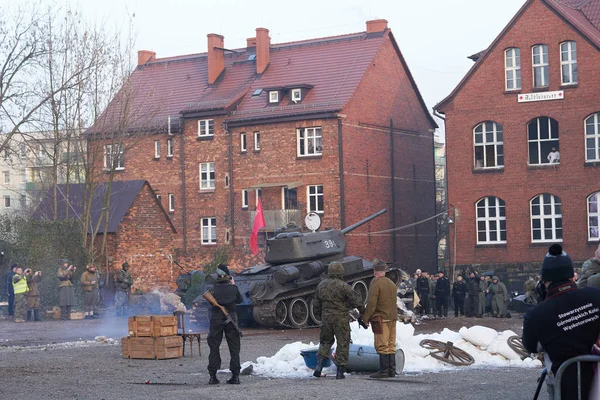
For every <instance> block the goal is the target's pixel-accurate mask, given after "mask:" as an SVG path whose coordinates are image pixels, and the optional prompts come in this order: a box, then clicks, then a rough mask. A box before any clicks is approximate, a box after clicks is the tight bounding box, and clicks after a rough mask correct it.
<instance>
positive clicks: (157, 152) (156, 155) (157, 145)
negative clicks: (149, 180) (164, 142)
mask: <svg viewBox="0 0 600 400" xmlns="http://www.w3.org/2000/svg"><path fill="white" fill-rule="evenodd" d="M154 158H160V140H156V141H155V142H154Z"/></svg>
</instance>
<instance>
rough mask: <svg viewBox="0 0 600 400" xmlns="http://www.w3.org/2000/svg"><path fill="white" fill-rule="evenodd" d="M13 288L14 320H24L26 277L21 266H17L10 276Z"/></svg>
mask: <svg viewBox="0 0 600 400" xmlns="http://www.w3.org/2000/svg"><path fill="white" fill-rule="evenodd" d="M12 284H13V289H14V291H15V322H25V319H24V318H25V310H26V307H27V297H26V296H27V290H28V287H27V277H26V276H25V274H23V268H21V267H17V268H16V269H15V274H14V276H13V277H12Z"/></svg>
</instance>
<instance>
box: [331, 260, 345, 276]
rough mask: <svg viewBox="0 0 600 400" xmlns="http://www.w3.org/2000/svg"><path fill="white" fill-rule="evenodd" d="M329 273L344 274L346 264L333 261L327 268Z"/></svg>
mask: <svg viewBox="0 0 600 400" xmlns="http://www.w3.org/2000/svg"><path fill="white" fill-rule="evenodd" d="M327 275H329V276H331V275H344V266H343V265H342V263H339V262H332V263H331V264H329V268H328V269H327Z"/></svg>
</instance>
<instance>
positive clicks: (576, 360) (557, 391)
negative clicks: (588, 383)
mask: <svg viewBox="0 0 600 400" xmlns="http://www.w3.org/2000/svg"><path fill="white" fill-rule="evenodd" d="M582 363H586V364H596V371H595V372H594V381H596V380H597V379H598V367H600V356H594V355H586V356H578V357H573V358H570V359H568V360H567V361H565V362H564V363H562V365H561V366H560V368H559V369H558V371H556V376H555V378H554V400H561V399H562V397H561V383H562V378H563V375H564V373H565V371H566V370H567V368H568V367H570V366H571V365H573V364H577V389H578V393H577V399H579V400H587V399H584V398H583V397H582V387H581V364H582ZM596 383H597V382H594V384H593V385H592V389H591V390H592V391H593V390H595V388H594V387H593V386H594V385H595V384H596ZM596 389H597V388H596ZM589 398H590V399H596V397H594V395H593V394H590V397H589ZM568 399H573V397H572V394H571V393H569V397H568ZM563 400H566V399H563Z"/></svg>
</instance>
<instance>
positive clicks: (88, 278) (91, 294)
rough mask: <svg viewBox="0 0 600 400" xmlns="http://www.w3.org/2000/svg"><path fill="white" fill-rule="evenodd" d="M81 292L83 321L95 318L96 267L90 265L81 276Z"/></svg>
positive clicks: (96, 299)
mask: <svg viewBox="0 0 600 400" xmlns="http://www.w3.org/2000/svg"><path fill="white" fill-rule="evenodd" d="M80 283H81V290H83V314H84V315H85V319H91V318H97V314H96V306H97V304H98V273H97V272H96V266H95V265H93V264H90V265H88V266H87V270H86V271H85V272H84V273H83V274H81V280H80Z"/></svg>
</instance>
